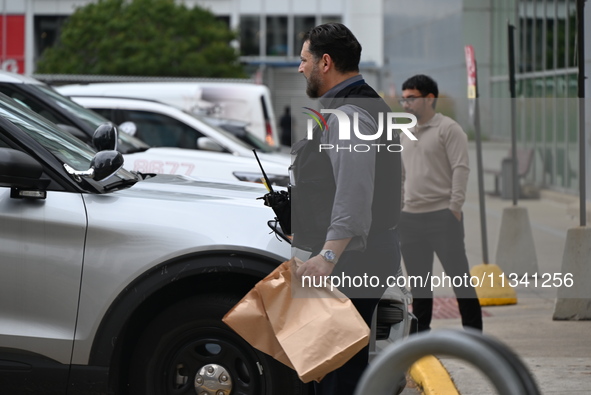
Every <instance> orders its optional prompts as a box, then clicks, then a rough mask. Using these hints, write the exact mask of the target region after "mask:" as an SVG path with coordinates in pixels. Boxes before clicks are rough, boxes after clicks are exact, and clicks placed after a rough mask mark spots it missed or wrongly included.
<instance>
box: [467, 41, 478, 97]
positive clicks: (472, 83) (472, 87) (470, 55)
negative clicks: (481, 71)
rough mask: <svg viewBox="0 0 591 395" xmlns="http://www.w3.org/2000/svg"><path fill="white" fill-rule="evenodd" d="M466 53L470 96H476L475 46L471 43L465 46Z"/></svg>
mask: <svg viewBox="0 0 591 395" xmlns="http://www.w3.org/2000/svg"><path fill="white" fill-rule="evenodd" d="M464 53H465V55H466V72H467V74H468V98H469V99H475V98H476V60H475V58H474V48H473V47H472V46H471V45H466V46H465V47H464Z"/></svg>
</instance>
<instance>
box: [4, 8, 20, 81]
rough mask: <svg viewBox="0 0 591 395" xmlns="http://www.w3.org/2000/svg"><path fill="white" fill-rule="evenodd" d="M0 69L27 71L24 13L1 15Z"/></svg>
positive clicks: (18, 71) (17, 71)
mask: <svg viewBox="0 0 591 395" xmlns="http://www.w3.org/2000/svg"><path fill="white" fill-rule="evenodd" d="M0 69H2V70H4V71H10V72H13V73H20V74H24V72H25V16H24V15H0Z"/></svg>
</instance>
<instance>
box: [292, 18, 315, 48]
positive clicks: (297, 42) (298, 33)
mask: <svg viewBox="0 0 591 395" xmlns="http://www.w3.org/2000/svg"><path fill="white" fill-rule="evenodd" d="M314 26H316V17H315V16H314V15H306V16H294V17H293V30H294V34H293V55H294V56H298V55H299V54H300V52H301V50H302V44H304V34H306V32H308V30H310V29H312V28H313V27H314Z"/></svg>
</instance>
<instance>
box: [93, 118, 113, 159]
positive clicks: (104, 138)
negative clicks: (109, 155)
mask: <svg viewBox="0 0 591 395" xmlns="http://www.w3.org/2000/svg"><path fill="white" fill-rule="evenodd" d="M118 138H119V131H118V130H117V127H116V126H115V125H114V124H112V123H111V122H105V123H103V124H101V125H99V127H98V128H96V130H95V131H94V134H93V135H92V144H93V145H94V148H96V150H97V151H99V152H100V151H109V150H117V140H118Z"/></svg>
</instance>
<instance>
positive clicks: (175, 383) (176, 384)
mask: <svg viewBox="0 0 591 395" xmlns="http://www.w3.org/2000/svg"><path fill="white" fill-rule="evenodd" d="M239 299H240V298H239V297H237V296H228V295H201V296H195V297H191V298H189V299H186V300H183V301H181V302H178V303H176V304H174V305H172V306H170V307H169V308H167V309H166V310H165V311H163V312H162V313H161V314H159V315H158V316H157V317H156V318H155V319H154V320H153V321H152V322H151V323H150V324H149V325H148V327H147V328H146V330H145V331H144V332H143V334H142V335H141V337H140V339H139V341H138V344H137V347H136V349H135V352H134V354H133V356H132V358H131V366H130V380H129V388H130V391H129V393H130V394H131V395H173V394H174V395H189V394H190V395H195V393H196V388H195V377H196V375H197V374H198V372H199V371H200V369H202V368H203V367H204V366H206V365H207V366H211V364H214V365H215V366H221V367H223V368H224V369H225V370H226V372H227V373H228V376H229V378H230V380H231V383H232V385H231V394H232V395H277V394H281V395H304V394H306V393H307V391H306V386H305V385H304V384H303V383H302V382H301V381H300V379H299V378H298V377H297V375H296V373H295V372H294V371H293V370H292V369H290V368H288V367H286V366H285V365H283V364H282V363H280V362H278V361H276V360H274V359H273V358H271V357H270V356H268V355H266V354H264V353H261V352H259V351H257V350H255V349H254V348H253V347H251V346H250V345H249V344H248V343H247V342H245V341H244V340H243V339H242V338H241V337H240V336H239V335H238V334H236V333H235V332H234V331H233V330H232V329H230V328H229V327H228V326H227V325H226V324H224V323H223V322H222V321H221V318H222V317H223V316H224V314H225V313H226V312H227V311H228V310H229V309H230V308H231V307H232V306H234V305H235V304H236V303H237V302H238V301H239ZM200 390H201V391H202V388H200ZM197 393H201V392H197ZM206 393H207V392H206ZM213 393H215V392H213ZM227 393H228V392H224V394H227Z"/></svg>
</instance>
